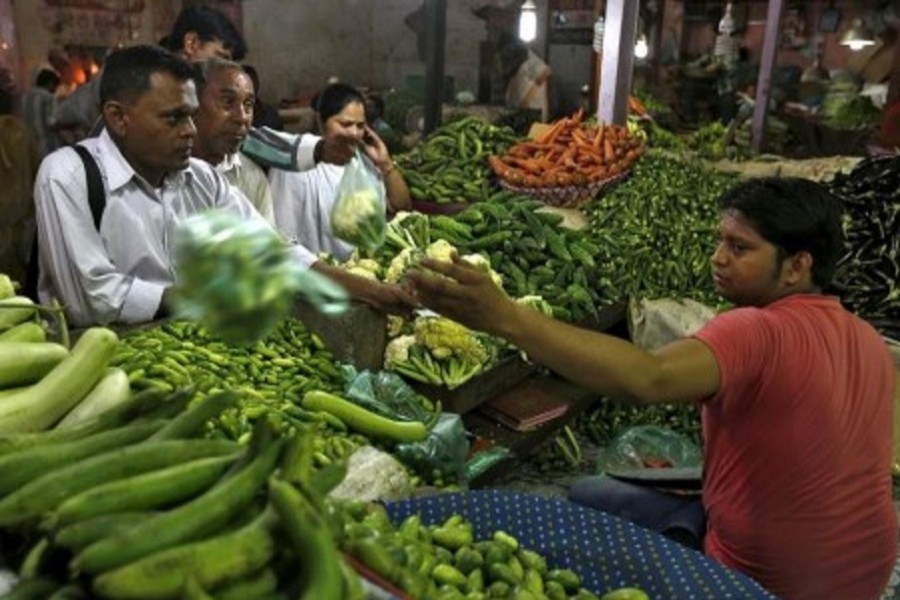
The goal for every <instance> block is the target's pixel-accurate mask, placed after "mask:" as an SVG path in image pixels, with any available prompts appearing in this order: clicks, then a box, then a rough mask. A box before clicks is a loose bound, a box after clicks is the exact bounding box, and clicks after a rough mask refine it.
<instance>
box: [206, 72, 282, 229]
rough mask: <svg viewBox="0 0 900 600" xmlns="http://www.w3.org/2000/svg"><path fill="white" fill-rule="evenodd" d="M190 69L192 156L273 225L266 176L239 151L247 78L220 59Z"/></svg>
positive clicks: (249, 112)
mask: <svg viewBox="0 0 900 600" xmlns="http://www.w3.org/2000/svg"><path fill="white" fill-rule="evenodd" d="M195 67H196V78H195V82H196V84H197V98H198V100H199V102H200V109H199V110H198V111H197V115H196V116H195V117H194V125H196V127H197V139H196V141H195V142H194V148H193V154H194V156H196V157H197V158H201V159H203V160H205V161H206V162H208V163H209V164H211V165H213V166H214V167H215V168H216V170H217V171H219V172H220V173H221V174H222V175H224V176H225V179H227V180H228V182H229V183H230V184H231V185H233V186H235V187H236V188H238V189H239V190H240V191H241V192H242V193H243V194H244V196H246V197H247V199H248V200H250V203H251V204H253V206H254V208H256V210H257V211H258V212H259V214H261V215H262V216H263V217H264V218H265V219H266V221H268V222H269V224H270V225H272V226H274V225H275V214H274V212H273V208H272V191H271V189H270V188H269V181H268V179H266V174H265V172H263V170H262V168H260V167H259V166H258V165H257V164H256V163H255V162H253V161H252V160H250V159H249V158H247V157H245V156H242V154H241V152H240V147H241V144H242V143H243V142H244V140H245V139H246V138H247V133H248V132H249V131H250V121H251V120H252V118H253V114H254V112H253V111H254V106H255V103H254V99H255V97H256V95H255V93H254V89H255V88H254V86H253V82H252V81H251V77H250V75H249V74H248V73H247V72H246V71H245V70H244V69H243V68H242V67H241V65H239V64H237V63H236V62H232V61H230V60H225V59H221V58H208V59H206V60H201V61H199V62H197V63H195Z"/></svg>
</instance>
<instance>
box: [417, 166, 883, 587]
mask: <svg viewBox="0 0 900 600" xmlns="http://www.w3.org/2000/svg"><path fill="white" fill-rule="evenodd" d="M719 208H720V210H721V213H720V221H719V227H718V229H719V242H718V245H717V247H716V250H715V252H714V253H713V255H712V265H711V266H712V276H713V280H714V282H715V286H716V289H717V291H718V292H719V293H720V294H721V295H722V296H723V297H724V298H725V299H727V300H729V301H731V302H733V303H734V304H735V305H736V306H737V308H735V309H733V310H729V311H726V312H724V313H721V314H719V315H718V316H716V317H715V318H713V319H712V320H711V321H710V322H709V323H708V324H707V325H706V326H705V327H704V328H703V329H702V330H701V331H699V332H698V333H697V334H696V335H694V336H693V337H691V338H687V339H681V340H678V341H675V342H673V343H671V344H669V345H667V346H664V347H663V348H661V349H659V350H657V351H655V352H653V353H648V352H646V351H643V350H641V349H639V348H637V347H636V346H634V345H632V344H630V343H629V342H627V341H624V340H621V339H618V338H615V337H612V336H609V335H604V334H602V333H598V332H594V331H588V330H584V329H579V328H577V327H575V326H572V325H568V324H565V323H561V322H558V321H555V320H553V319H551V318H548V317H546V316H544V315H542V314H540V313H538V312H537V311H534V310H531V309H529V308H527V307H525V306H523V305H520V304H516V303H515V302H513V301H512V300H511V299H509V298H508V297H507V296H506V295H505V294H504V293H503V292H502V290H500V289H499V288H497V287H496V286H495V285H494V284H493V282H492V281H491V279H490V278H489V277H488V276H486V275H485V274H484V273H481V272H479V271H477V270H476V269H474V268H472V267H470V266H467V265H466V264H465V263H463V262H462V261H460V260H459V259H458V257H457V259H456V260H455V261H454V262H452V263H438V262H435V261H423V263H422V267H423V268H424V269H430V270H433V271H436V274H432V273H430V272H428V271H425V270H419V271H414V272H412V273H411V274H410V275H409V278H410V280H411V281H412V283H413V286H414V289H415V290H416V292H417V293H418V295H419V298H420V300H421V301H422V303H423V304H424V305H425V306H427V307H429V308H431V309H433V310H435V311H437V312H439V313H440V314H442V315H445V316H447V317H450V318H453V319H456V320H458V321H459V322H460V323H463V324H465V325H468V326H469V327H472V328H474V329H479V330H483V331H487V332H489V333H492V334H494V335H498V336H500V337H503V338H505V339H507V340H508V341H509V342H511V343H512V344H513V345H515V346H516V347H518V348H519V349H521V350H523V351H524V352H526V353H528V355H529V356H530V357H531V358H532V360H534V361H535V362H538V363H541V364H543V365H545V366H547V367H549V368H550V369H552V370H554V371H556V372H558V373H560V374H561V375H563V376H564V377H567V378H569V379H571V380H573V381H575V382H577V383H579V384H581V385H583V386H585V387H588V388H590V389H592V390H594V391H596V392H598V393H601V394H604V395H609V396H612V397H615V398H620V399H622V400H626V401H630V402H632V403H635V404H652V403H658V402H690V403H695V402H699V403H700V404H701V410H702V422H703V439H704V465H703V494H702V506H703V508H704V509H705V515H706V518H707V525H706V531H705V532H706V537H705V551H706V554H708V555H709V556H711V557H712V558H715V559H717V560H719V561H720V562H722V563H724V564H725V565H727V566H729V567H733V568H736V569H738V570H740V571H743V572H744V573H747V574H748V575H750V576H751V577H753V578H754V579H756V580H757V581H758V582H759V583H761V584H762V585H763V586H764V587H766V588H767V589H768V590H770V591H771V592H772V593H774V594H776V595H777V596H778V597H780V598H785V599H786V600H805V599H819V598H826V597H830V598H855V599H860V600H862V599H874V598H878V597H879V596H880V594H881V593H882V591H883V590H884V588H885V586H886V584H887V582H888V579H889V578H890V575H891V571H892V568H893V565H894V561H895V559H896V551H897V534H898V532H897V518H896V513H895V510H894V504H893V502H892V499H891V438H892V413H893V397H894V395H895V394H896V388H895V386H896V381H895V374H894V367H893V364H892V359H891V355H890V352H889V351H888V349H887V347H886V345H885V343H884V342H883V341H882V339H881V338H880V337H879V335H878V333H877V332H876V331H875V330H874V329H873V328H872V327H871V326H870V325H869V324H868V323H866V322H864V321H862V320H861V319H859V318H858V317H856V316H855V315H853V314H851V313H849V312H848V311H847V310H845V309H844V308H843V307H842V306H841V303H840V300H839V299H838V298H836V297H831V296H826V295H823V289H826V288H827V286H828V285H829V283H830V280H831V278H832V276H833V275H834V272H835V269H836V264H837V261H838V259H839V258H840V256H841V255H842V254H843V232H842V228H841V209H840V204H839V201H838V200H837V199H836V198H835V197H834V196H833V195H832V194H831V193H830V192H829V191H828V190H827V188H825V187H824V186H822V185H820V184H817V183H814V182H811V181H807V180H803V179H792V178H782V179H775V178H773V179H755V180H749V181H747V182H744V183H741V184H739V185H737V186H736V187H734V188H733V189H732V190H730V191H729V192H726V193H725V194H723V195H722V197H721V198H720V199H719ZM615 481H616V480H613V479H611V478H604V479H598V478H588V479H586V480H582V481H579V482H577V483H576V484H575V485H574V486H573V487H572V489H571V490H570V496H569V497H570V499H571V500H573V501H574V502H577V503H579V504H584V505H587V506H591V507H594V508H597V509H601V510H607V511H608V510H615V508H616V502H615V501H616V500H617V499H618V498H620V497H621V496H622V495H623V494H624V493H633V494H634V497H639V496H640V494H641V490H642V489H646V488H640V489H636V488H634V487H631V486H629V484H626V483H624V482H619V483H614V482H615ZM613 488H616V489H613ZM625 490H629V492H626V491H625ZM632 504H634V503H632ZM644 506H646V507H648V509H647V511H646V513H645V514H640V513H639V512H637V511H635V512H632V513H631V514H630V515H629V517H628V518H630V519H631V520H633V521H636V522H637V523H638V524H645V526H649V525H646V524H647V523H650V522H652V521H653V520H654V519H655V518H656V517H657V515H656V514H654V513H655V511H656V510H659V506H658V505H656V506H654V504H653V503H647V502H645V503H644ZM620 508H621V507H620Z"/></svg>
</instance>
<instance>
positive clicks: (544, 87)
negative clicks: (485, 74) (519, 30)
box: [496, 32, 553, 121]
mask: <svg viewBox="0 0 900 600" xmlns="http://www.w3.org/2000/svg"><path fill="white" fill-rule="evenodd" d="M496 67H497V68H498V69H499V70H500V73H501V75H502V78H503V81H505V82H506V107H507V108H509V109H511V110H534V111H537V112H538V113H539V115H540V120H541V121H546V120H547V119H548V117H549V113H550V96H549V91H548V84H549V81H550V75H552V73H553V71H552V70H551V69H550V66H549V65H548V64H547V63H545V62H544V61H543V60H541V58H540V57H539V56H538V55H537V54H535V53H534V52H533V51H532V50H531V49H530V48H528V46H527V45H526V44H525V43H524V42H522V41H521V40H519V38H517V37H516V36H514V35H512V34H511V33H507V32H503V33H502V34H501V35H500V37H499V39H498V40H497V58H496Z"/></svg>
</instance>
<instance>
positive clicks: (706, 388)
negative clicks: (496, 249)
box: [410, 258, 719, 404]
mask: <svg viewBox="0 0 900 600" xmlns="http://www.w3.org/2000/svg"><path fill="white" fill-rule="evenodd" d="M422 264H423V266H425V267H426V268H427V269H430V270H432V271H435V272H436V273H437V274H435V273H429V272H428V271H425V270H421V269H420V270H417V271H414V272H412V273H411V274H410V280H411V281H412V283H413V285H414V288H415V290H416V292H417V293H418V295H419V299H420V300H421V301H422V303H423V304H424V305H425V306H427V307H429V308H431V309H433V310H435V311H437V312H439V313H441V314H442V315H445V316H447V317H449V318H452V319H454V320H456V321H459V322H460V323H463V324H464V325H467V326H469V327H471V328H473V329H479V330H482V331H486V332H488V333H491V334H493V335H498V336H500V337H503V338H505V339H507V340H508V341H510V342H511V343H512V344H514V345H515V346H516V347H518V348H520V349H521V350H524V351H525V352H526V353H527V354H528V355H529V356H530V357H531V358H532V359H533V360H535V361H536V362H538V363H541V364H543V365H546V366H547V367H549V368H551V369H553V370H554V371H556V372H557V373H559V374H560V375H562V376H564V377H566V378H567V379H571V380H572V381H574V382H576V383H578V384H580V385H583V386H585V387H588V388H590V389H592V390H595V391H597V392H600V393H602V394H607V395H610V396H613V397H616V398H621V399H626V400H629V401H631V402H634V403H637V404H651V403H656V402H696V401H698V400H700V399H703V398H706V397H708V396H711V395H713V394H715V393H716V391H717V390H718V387H719V370H718V366H717V363H716V359H715V357H714V355H713V353H712V351H711V350H710V349H709V348H708V347H707V346H706V345H705V344H704V343H703V342H700V341H698V340H694V339H684V340H679V341H676V342H674V343H672V344H669V345H668V346H665V347H664V348H662V349H661V350H659V351H657V352H655V353H649V352H646V351H644V350H641V349H640V348H638V347H637V346H635V345H634V344H631V343H629V342H626V341H624V340H621V339H619V338H616V337H613V336H610V335H605V334H602V333H599V332H596V331H590V330H587V329H581V328H578V327H574V326H572V325H569V324H566V323H563V322H560V321H556V320H554V319H551V318H549V317H546V316H544V315H542V314H540V313H539V312H538V311H536V310H532V309H531V308H528V307H526V306H522V305H519V304H516V303H515V302H513V301H512V300H511V299H510V298H509V297H507V296H506V294H505V293H504V292H503V291H502V290H501V289H499V288H498V287H497V286H496V285H494V283H493V282H492V281H491V279H490V278H489V277H488V276H487V275H486V274H485V273H483V272H481V271H479V270H477V269H475V268H473V267H471V266H469V265H467V264H465V263H464V262H462V261H460V260H459V259H458V258H457V259H456V260H455V262H453V263H440V262H435V261H423V263H422ZM440 275H443V276H444V277H441V276H440Z"/></svg>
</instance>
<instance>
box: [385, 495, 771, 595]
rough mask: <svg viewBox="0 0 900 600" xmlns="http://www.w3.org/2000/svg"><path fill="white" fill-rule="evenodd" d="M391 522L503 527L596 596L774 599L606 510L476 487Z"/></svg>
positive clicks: (419, 502) (487, 531) (400, 511)
mask: <svg viewBox="0 0 900 600" xmlns="http://www.w3.org/2000/svg"><path fill="white" fill-rule="evenodd" d="M385 506H386V507H387V511H388V514H389V515H390V517H391V520H392V521H393V522H394V523H399V522H400V521H402V520H403V519H405V518H406V517H408V516H409V515H411V514H415V513H418V514H419V515H420V516H421V518H422V522H423V523H427V524H429V525H431V524H435V523H439V522H443V521H444V520H446V519H447V518H448V517H450V516H451V515H454V514H460V515H462V516H463V517H465V518H466V519H467V520H469V521H470V522H471V523H472V525H473V530H474V534H475V539H476V540H482V539H488V538H490V536H491V535H492V534H493V532H494V531H496V530H498V529H502V530H503V531H506V532H507V533H509V534H511V535H513V536H515V537H516V538H517V539H518V540H519V542H520V543H521V544H522V545H523V546H524V547H526V548H529V549H531V550H535V551H537V552H540V553H541V554H542V555H543V556H544V557H545V558H546V559H547V564H548V565H549V566H550V567H551V568H554V567H557V568H569V569H572V570H573V571H575V572H576V573H578V574H579V575H581V577H582V579H583V584H584V587H586V588H588V589H589V590H591V591H593V592H594V593H597V594H602V593H604V592H606V591H609V590H612V589H615V588H619V587H627V586H636V587H640V588H642V589H643V590H644V591H645V592H647V594H649V595H650V597H651V598H654V599H655V600H656V599H659V600H661V599H665V600H710V599H714V600H729V599H744V598H775V596H773V595H771V594H770V593H768V592H767V591H765V590H764V589H763V588H762V587H761V586H760V585H759V584H757V583H756V582H755V581H753V580H752V579H750V578H749V577H747V576H746V575H743V574H741V573H738V572H737V571H733V570H731V569H728V568H726V567H724V566H722V565H720V564H719V563H717V562H715V561H713V560H712V559H710V558H707V557H706V556H704V555H703V554H702V553H700V552H696V551H694V550H690V549H688V548H685V547H683V546H681V545H679V544H677V543H675V542H672V541H670V540H668V539H667V538H665V537H663V536H661V535H659V534H657V533H654V532H652V531H649V530H646V529H643V528H641V527H638V526H637V525H634V524H632V523H630V522H628V521H625V520H623V519H620V518H618V517H614V516H612V515H609V514H607V513H604V512H601V511H598V510H593V509H589V508H585V507H582V506H578V505H577V504H573V503H571V502H567V501H565V500H561V499H555V498H545V497H543V496H536V495H530V494H522V493H519V492H508V491H503V490H474V491H469V492H459V493H452V494H441V495H437V496H429V497H427V498H416V499H413V500H402V501H399V502H389V503H387V504H386V505H385Z"/></svg>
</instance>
